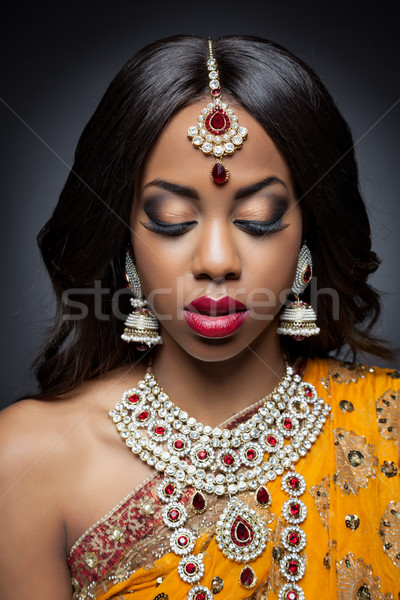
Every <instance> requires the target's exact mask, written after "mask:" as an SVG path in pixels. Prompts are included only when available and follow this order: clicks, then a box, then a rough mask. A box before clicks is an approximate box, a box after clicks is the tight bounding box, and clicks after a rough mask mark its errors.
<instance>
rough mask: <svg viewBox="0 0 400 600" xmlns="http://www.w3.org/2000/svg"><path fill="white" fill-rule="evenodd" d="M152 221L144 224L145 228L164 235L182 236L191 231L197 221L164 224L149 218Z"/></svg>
mask: <svg viewBox="0 0 400 600" xmlns="http://www.w3.org/2000/svg"><path fill="white" fill-rule="evenodd" d="M149 218H150V221H149V222H148V223H143V222H141V223H142V225H143V227H146V229H149V230H150V231H153V232H154V233H160V234H163V235H171V236H175V235H182V234H183V233H186V232H187V231H189V229H191V228H192V227H193V226H194V225H196V223H197V221H183V222H182V223H164V222H163V221H159V220H158V219H156V218H155V217H149Z"/></svg>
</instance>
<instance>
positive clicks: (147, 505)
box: [139, 502, 156, 517]
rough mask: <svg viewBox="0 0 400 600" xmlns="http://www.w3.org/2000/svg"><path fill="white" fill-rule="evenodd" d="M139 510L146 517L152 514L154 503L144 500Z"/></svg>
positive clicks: (154, 509) (154, 508)
mask: <svg viewBox="0 0 400 600" xmlns="http://www.w3.org/2000/svg"><path fill="white" fill-rule="evenodd" d="M139 511H140V512H141V514H142V515H144V516H146V517H148V516H150V515H153V514H154V513H155V511H156V505H155V503H154V502H144V503H143V504H142V506H141V507H140V508H139Z"/></svg>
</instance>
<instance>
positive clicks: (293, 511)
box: [290, 502, 300, 517]
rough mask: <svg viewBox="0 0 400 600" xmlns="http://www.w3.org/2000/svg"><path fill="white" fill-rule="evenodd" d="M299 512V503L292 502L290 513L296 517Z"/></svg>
mask: <svg viewBox="0 0 400 600" xmlns="http://www.w3.org/2000/svg"><path fill="white" fill-rule="evenodd" d="M299 513H300V504H297V502H296V504H292V505H291V506H290V514H292V515H293V516H294V517H297V516H298V515H299Z"/></svg>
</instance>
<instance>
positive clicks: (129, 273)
mask: <svg viewBox="0 0 400 600" xmlns="http://www.w3.org/2000/svg"><path fill="white" fill-rule="evenodd" d="M125 277H126V281H127V283H128V287H129V288H130V289H131V290H132V292H133V298H131V305H132V307H133V311H132V312H131V313H130V314H129V315H128V316H127V318H126V321H125V329H124V333H123V334H122V335H121V338H122V339H123V340H124V341H125V342H134V343H135V344H136V347H137V349H138V350H146V349H148V348H151V346H155V345H158V344H162V343H163V340H162V337H161V335H160V333H159V322H158V319H157V317H156V315H155V314H154V312H153V311H152V310H151V308H150V307H149V305H148V304H147V300H146V299H145V298H144V297H143V293H142V286H141V284H140V279H139V275H138V272H137V270H136V266H135V263H134V262H133V259H132V256H131V253H130V251H129V249H127V251H126V255H125Z"/></svg>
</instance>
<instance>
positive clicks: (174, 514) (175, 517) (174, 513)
mask: <svg viewBox="0 0 400 600" xmlns="http://www.w3.org/2000/svg"><path fill="white" fill-rule="evenodd" d="M168 516H169V518H170V520H171V521H177V520H178V519H179V517H180V513H179V510H177V509H176V508H173V509H172V510H170V511H169V513H168Z"/></svg>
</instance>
